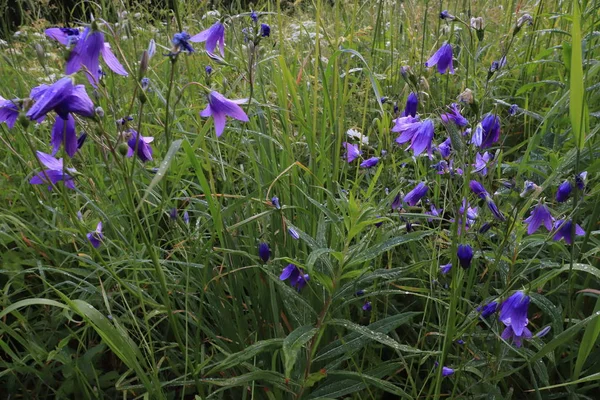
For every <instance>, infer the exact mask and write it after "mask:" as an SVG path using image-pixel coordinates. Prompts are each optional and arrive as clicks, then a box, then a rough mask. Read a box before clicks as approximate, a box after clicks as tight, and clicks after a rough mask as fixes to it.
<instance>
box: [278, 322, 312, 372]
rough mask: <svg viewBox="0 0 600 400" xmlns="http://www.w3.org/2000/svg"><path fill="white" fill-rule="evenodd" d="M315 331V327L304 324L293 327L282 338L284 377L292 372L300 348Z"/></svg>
mask: <svg viewBox="0 0 600 400" xmlns="http://www.w3.org/2000/svg"><path fill="white" fill-rule="evenodd" d="M316 333H317V328H315V327H314V326H312V325H304V326H301V327H299V328H296V329H294V331H293V332H292V333H290V334H289V335H288V336H287V337H286V338H285V339H284V340H283V361H284V365H285V377H286V378H289V377H290V375H291V373H292V369H293V368H294V364H295V363H296V359H297V358H298V353H299V352H300V349H301V348H302V346H304V345H305V344H306V343H307V342H308V341H309V340H310V339H311V338H312V337H313V336H315V334H316Z"/></svg>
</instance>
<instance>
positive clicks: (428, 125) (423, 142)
mask: <svg viewBox="0 0 600 400" xmlns="http://www.w3.org/2000/svg"><path fill="white" fill-rule="evenodd" d="M408 118H411V120H412V122H411V120H408ZM399 120H403V121H400V122H399ZM392 132H401V134H400V136H398V137H397V138H396V143H398V144H403V143H406V142H408V141H410V142H411V143H410V146H408V148H407V149H406V150H409V149H412V151H413V154H414V155H415V156H418V155H419V154H421V153H422V152H423V151H425V150H427V153H428V154H429V155H431V141H432V140H433V134H434V126H433V121H432V120H430V119H426V120H424V121H418V119H416V118H412V117H404V118H398V119H397V120H396V126H394V127H393V128H392Z"/></svg>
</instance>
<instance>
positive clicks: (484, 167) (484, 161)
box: [473, 151, 493, 176]
mask: <svg viewBox="0 0 600 400" xmlns="http://www.w3.org/2000/svg"><path fill="white" fill-rule="evenodd" d="M492 160H493V157H492V155H491V154H490V153H488V152H487V151H486V152H485V153H483V155H481V154H479V153H477V154H475V165H473V166H474V167H475V169H473V172H476V173H479V174H481V175H483V176H486V175H487V173H488V166H489V164H490V162H491V161H492Z"/></svg>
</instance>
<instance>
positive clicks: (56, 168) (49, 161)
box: [29, 151, 77, 190]
mask: <svg viewBox="0 0 600 400" xmlns="http://www.w3.org/2000/svg"><path fill="white" fill-rule="evenodd" d="M36 155H37V158H38V159H39V160H40V162H41V163H42V165H44V166H45V167H46V168H47V169H45V170H43V171H41V172H38V173H37V175H35V176H34V177H33V178H31V180H30V181H29V183H31V184H32V185H41V184H48V185H49V186H48V190H52V184H54V185H56V184H57V183H58V182H60V181H63V183H64V185H65V187H67V188H69V189H75V182H74V181H73V174H74V173H75V172H77V171H75V169H73V168H66V169H65V168H63V159H62V158H59V159H58V160H57V159H56V158H54V157H52V156H51V155H50V154H46V153H42V152H41V151H36Z"/></svg>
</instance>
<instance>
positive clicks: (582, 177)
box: [575, 171, 587, 190]
mask: <svg viewBox="0 0 600 400" xmlns="http://www.w3.org/2000/svg"><path fill="white" fill-rule="evenodd" d="M586 180H587V171H583V172H582V173H580V174H577V175H575V184H576V185H577V187H578V188H579V190H584V189H585V181H586Z"/></svg>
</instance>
